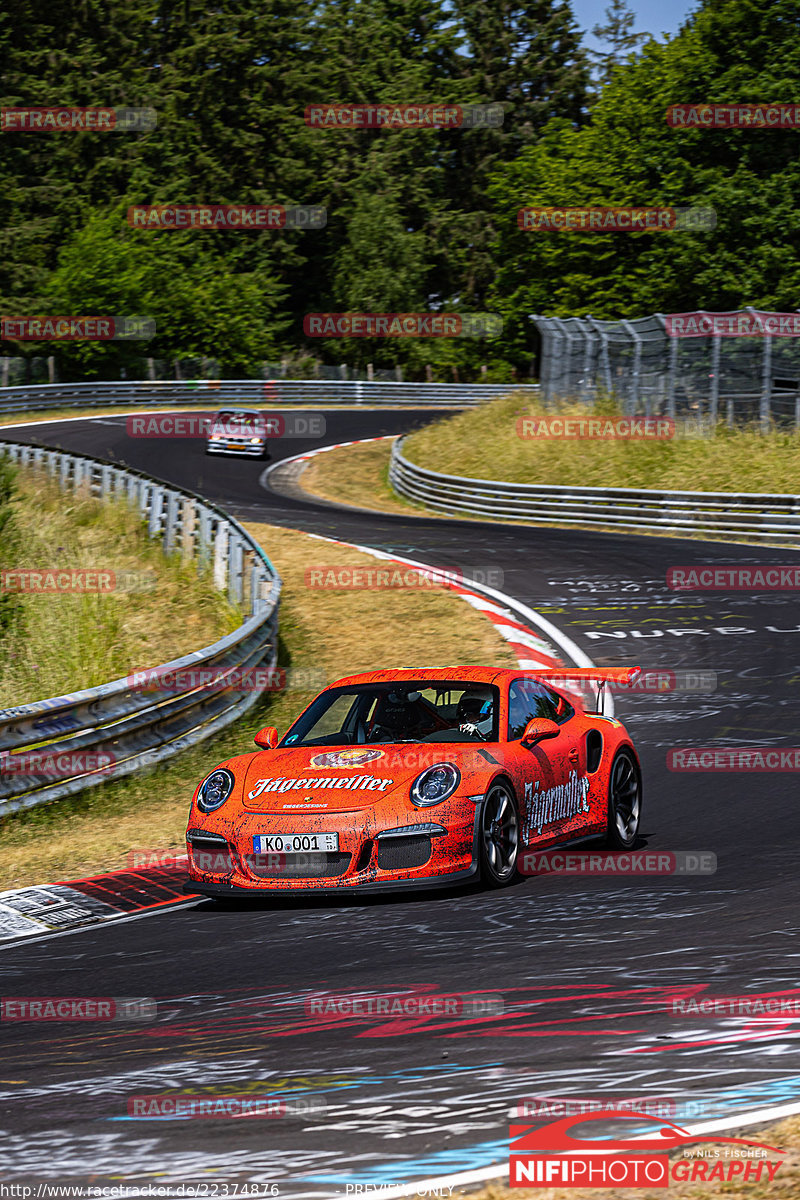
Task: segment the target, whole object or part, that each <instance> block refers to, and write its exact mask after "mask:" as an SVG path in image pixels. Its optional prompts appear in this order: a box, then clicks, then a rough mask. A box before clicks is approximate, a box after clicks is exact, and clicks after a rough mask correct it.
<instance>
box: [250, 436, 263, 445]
mask: <svg viewBox="0 0 800 1200" xmlns="http://www.w3.org/2000/svg"><path fill="white" fill-rule="evenodd" d="M263 444H264V439H263V438H260V437H258V438H250V445H251V446H263Z"/></svg>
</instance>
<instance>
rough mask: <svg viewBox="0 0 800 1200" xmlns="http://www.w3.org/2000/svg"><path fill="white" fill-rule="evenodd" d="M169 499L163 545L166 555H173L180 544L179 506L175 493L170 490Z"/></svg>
mask: <svg viewBox="0 0 800 1200" xmlns="http://www.w3.org/2000/svg"><path fill="white" fill-rule="evenodd" d="M166 499H167V519H166V524H165V526H164V537H163V545H164V552H165V554H171V553H172V551H173V550H174V549H175V547H176V545H177V543H178V519H179V511H180V510H179V504H178V497H177V495H176V494H175V492H173V491H171V490H169V491H167V494H166Z"/></svg>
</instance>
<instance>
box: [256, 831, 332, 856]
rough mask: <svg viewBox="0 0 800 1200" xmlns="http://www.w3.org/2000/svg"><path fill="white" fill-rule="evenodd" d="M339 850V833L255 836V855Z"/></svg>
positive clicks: (261, 834) (262, 834) (263, 834)
mask: <svg viewBox="0 0 800 1200" xmlns="http://www.w3.org/2000/svg"><path fill="white" fill-rule="evenodd" d="M338 849H339V835H338V833H270V834H265V833H260V834H255V835H254V836H253V853H254V854H309V853H313V852H314V851H315V850H316V851H323V852H324V851H332V850H338Z"/></svg>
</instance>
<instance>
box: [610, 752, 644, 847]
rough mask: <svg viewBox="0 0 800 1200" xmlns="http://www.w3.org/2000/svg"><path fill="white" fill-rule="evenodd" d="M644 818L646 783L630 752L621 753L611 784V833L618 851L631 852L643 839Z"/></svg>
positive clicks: (615, 762)
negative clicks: (637, 841) (644, 784)
mask: <svg viewBox="0 0 800 1200" xmlns="http://www.w3.org/2000/svg"><path fill="white" fill-rule="evenodd" d="M641 815H642V781H641V777H640V774H639V766H638V764H637V762H636V759H635V758H634V757H633V755H632V754H631V752H630V750H620V751H619V753H618V754H617V755H616V757H615V758H614V761H613V762H612V764H611V775H610V778H609V783H608V833H607V835H606V841H607V844H608V845H609V846H611V847H612V848H613V849H615V850H630V848H631V846H632V845H633V844H634V842H635V841H636V839H637V837H638V836H639V821H640V819H641Z"/></svg>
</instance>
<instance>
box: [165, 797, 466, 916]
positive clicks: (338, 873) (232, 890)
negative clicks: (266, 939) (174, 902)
mask: <svg viewBox="0 0 800 1200" xmlns="http://www.w3.org/2000/svg"><path fill="white" fill-rule="evenodd" d="M478 808H479V806H476V805H475V804H473V803H472V802H471V801H468V802H467V803H466V804H465V803H464V802H463V800H462V802H461V804H460V805H459V806H458V807H457V809H456V810H455V811H450V812H448V813H447V814H446V816H445V814H442V819H441V820H440V821H437V820H436V819H435V815H434V813H433V812H431V813H430V814H428V813H426V814H425V815H426V819H425V820H424V821H421V820H412V821H405V820H404V821H403V822H402V823H399V822H398V824H397V826H394V825H393V824H391V823H390V822H386V823H384V822H381V825H380V827H378V826H376V824H375V821H374V815H373V814H370V816H369V818H368V819H367V820H360V821H353V822H352V823H350V822H344V821H333V820H331V816H332V814H330V815H328V816H325V815H322V814H318V815H317V814H315V815H314V816H313V817H311V816H310V815H309V816H308V817H306V818H305V819H303V818H301V817H299V816H298V815H297V814H295V815H294V816H293V817H292V818H291V820H292V825H293V827H294V828H293V829H292V830H291V832H292V833H294V834H299V835H305V834H309V835H314V834H318V833H321V832H325V831H326V830H331V828H333V829H334V830H335V831H336V832H337V833H338V835H339V837H338V850H337V851H335V852H333V851H331V852H327V853H326V852H310V853H303V854H297V855H292V854H265V853H259V854H256V853H254V851H253V837H254V836H255V835H259V836H261V837H264V836H270V835H272V836H275V835H277V834H281V833H285V832H286V825H287V818H286V817H282V816H275V815H273V814H260V813H247V815H246V816H245V817H243V816H242V815H241V814H240V815H239V816H238V817H237V818H234V820H233V821H230V822H224V821H223V820H222V819H221V815H217V817H216V819H215V820H213V821H212V820H211V818H210V817H207V818H206V820H205V821H203V822H202V825H201V823H200V820H197V818H196V815H195V813H194V812H193V813H192V818H191V820H190V828H189V831H188V833H187V851H188V860H189V880H190V883H189V887H190V889H191V890H193V891H195V892H201V893H202V894H205V895H217V896H224V895H239V896H242V895H245V896H246V895H256V894H258V893H260V892H261V893H263V892H267V891H268V892H298V891H300V892H303V891H306V892H307V891H326V892H341V891H351V890H352V891H388V890H394V889H396V888H403V889H404V888H408V887H419V888H426V887H438V886H441V887H449V886H452V885H453V884H454V883H456V884H457V883H460V882H465V883H466V882H468V881H469V880H470V879H471V878H473V877H474V876H475V875H476V873H477V870H478V861H479V859H478V855H477V852H476V850H477V828H478ZM352 815H353V816H355V815H356V814H352ZM359 815H362V814H359ZM420 815H421V814H420ZM232 826H233V828H232ZM260 844H262V845H263V843H260ZM209 889H210V890H209ZM220 889H221V890H220Z"/></svg>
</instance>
